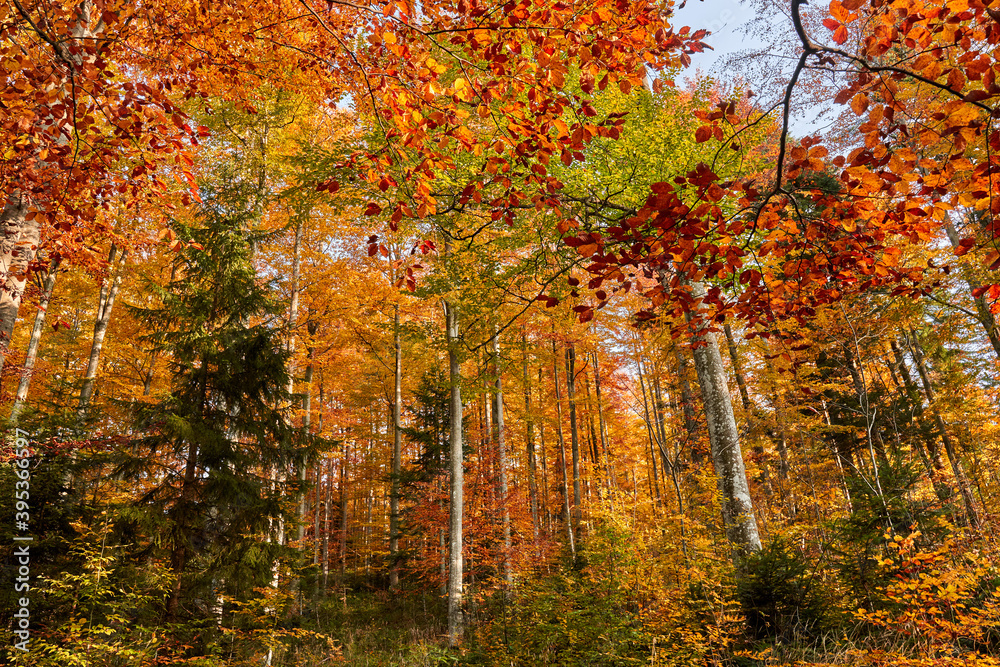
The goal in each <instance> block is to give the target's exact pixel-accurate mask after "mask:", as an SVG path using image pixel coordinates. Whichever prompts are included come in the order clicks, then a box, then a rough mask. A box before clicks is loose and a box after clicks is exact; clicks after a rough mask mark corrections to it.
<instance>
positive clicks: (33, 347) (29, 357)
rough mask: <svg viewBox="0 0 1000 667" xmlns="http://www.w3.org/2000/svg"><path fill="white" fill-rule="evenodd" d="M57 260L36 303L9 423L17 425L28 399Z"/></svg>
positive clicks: (53, 263) (52, 264)
mask: <svg viewBox="0 0 1000 667" xmlns="http://www.w3.org/2000/svg"><path fill="white" fill-rule="evenodd" d="M58 268H59V260H58V259H54V260H52V262H51V264H49V272H48V275H46V276H45V283H44V284H43V285H42V295H41V298H40V299H39V301H38V312H36V313H35V322H34V325H33V326H32V327H31V339H30V340H29V341H28V351H27V354H26V355H25V358H24V369H23V371H22V374H21V381H20V382H19V383H18V385H17V395H16V396H15V397H14V406H13V407H12V408H11V412H10V421H11V423H12V424H16V423H17V418H18V416H19V415H20V414H21V409H22V408H23V407H24V402H25V400H26V399H27V398H28V387H29V386H30V385H31V374H32V372H33V371H34V370H35V360H36V359H37V358H38V344H39V342H40V341H41V340H42V331H43V330H44V328H45V315H46V313H47V312H48V308H49V300H50V299H51V298H52V290H54V289H55V286H56V276H57V275H58V273H57V269H58Z"/></svg>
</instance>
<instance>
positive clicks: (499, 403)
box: [490, 327, 514, 586]
mask: <svg viewBox="0 0 1000 667" xmlns="http://www.w3.org/2000/svg"><path fill="white" fill-rule="evenodd" d="M491 333H492V342H491V345H490V347H491V353H492V355H493V372H494V374H495V375H496V378H495V380H494V387H495V391H494V392H493V434H494V438H495V439H496V443H497V457H498V462H497V466H498V468H499V470H498V473H499V474H498V476H497V477H498V479H499V482H500V506H501V508H502V513H501V521H502V523H503V576H504V581H506V582H507V585H508V586H511V585H513V583H514V576H513V574H512V573H511V569H510V546H511V535H510V509H509V507H508V502H507V495H508V491H509V489H508V487H507V443H506V440H505V438H506V433H505V432H504V410H503V380H502V378H501V373H500V340H499V339H500V336H499V334H497V332H496V328H495V327H494V328H493V331H492V332H491Z"/></svg>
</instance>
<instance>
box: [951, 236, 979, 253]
mask: <svg viewBox="0 0 1000 667" xmlns="http://www.w3.org/2000/svg"><path fill="white" fill-rule="evenodd" d="M975 245H976V240H975V239H962V240H961V241H959V242H958V247H957V248H955V254H956V255H958V256H959V257H961V256H962V255H964V254H965V253H967V252H969V251H970V250H972V249H973V248H974V247H975Z"/></svg>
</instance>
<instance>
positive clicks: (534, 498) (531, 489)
mask: <svg viewBox="0 0 1000 667" xmlns="http://www.w3.org/2000/svg"><path fill="white" fill-rule="evenodd" d="M521 355H522V366H523V372H524V422H525V431H526V433H525V446H526V447H527V450H528V503H529V505H530V507H531V527H532V530H533V531H534V538H535V541H536V542H537V541H538V530H539V524H538V473H537V470H538V462H537V460H536V458H535V419H534V415H533V414H532V412H531V378H530V377H529V375H528V335H527V333H525V332H522V333H521Z"/></svg>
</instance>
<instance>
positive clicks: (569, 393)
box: [566, 343, 582, 533]
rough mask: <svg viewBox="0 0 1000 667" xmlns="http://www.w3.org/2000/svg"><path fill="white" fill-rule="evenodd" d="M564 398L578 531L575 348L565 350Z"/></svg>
mask: <svg viewBox="0 0 1000 667" xmlns="http://www.w3.org/2000/svg"><path fill="white" fill-rule="evenodd" d="M566 398H567V400H568V401H569V436H570V444H571V446H572V452H573V512H572V516H573V527H574V529H575V530H576V532H577V533H578V532H579V530H580V519H581V510H582V507H581V504H580V434H579V430H578V428H577V423H576V347H575V346H574V345H573V344H572V343H570V345H569V347H567V348H566Z"/></svg>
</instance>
